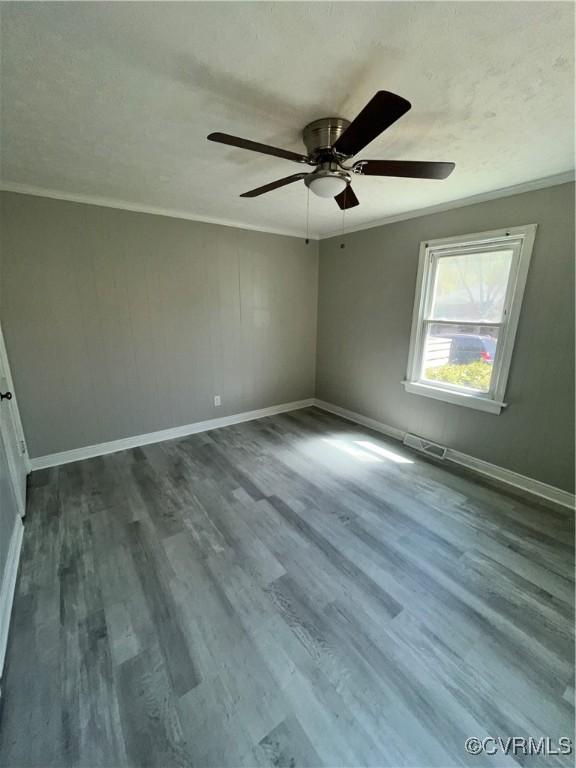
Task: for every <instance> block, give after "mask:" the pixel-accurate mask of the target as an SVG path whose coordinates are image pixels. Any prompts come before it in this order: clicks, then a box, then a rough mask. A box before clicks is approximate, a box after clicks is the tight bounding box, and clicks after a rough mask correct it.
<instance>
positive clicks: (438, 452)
mask: <svg viewBox="0 0 576 768" xmlns="http://www.w3.org/2000/svg"><path fill="white" fill-rule="evenodd" d="M403 442H404V445H407V446H408V447H410V448H415V449H416V450H417V451H422V453H428V454H430V456H434V457H435V458H437V459H443V458H444V457H445V456H446V448H445V447H444V446H443V445H438V443H431V442H429V441H428V440H424V438H423V437H418V435H411V434H410V433H408V432H407V433H406V435H405V436H404V440H403Z"/></svg>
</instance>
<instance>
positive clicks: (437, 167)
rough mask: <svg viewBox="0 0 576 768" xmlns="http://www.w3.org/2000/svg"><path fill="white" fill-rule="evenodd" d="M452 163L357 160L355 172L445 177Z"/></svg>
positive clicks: (427, 177)
mask: <svg viewBox="0 0 576 768" xmlns="http://www.w3.org/2000/svg"><path fill="white" fill-rule="evenodd" d="M455 167H456V166H455V164H454V163H425V162H422V163H421V162H417V161H411V160H358V161H357V162H355V163H354V166H353V169H354V172H355V173H360V174H362V176H403V177H405V178H408V179H445V178H446V177H447V176H450V174H451V173H452V171H453V170H454V168H455Z"/></svg>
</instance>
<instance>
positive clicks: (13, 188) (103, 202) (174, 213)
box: [0, 181, 319, 240]
mask: <svg viewBox="0 0 576 768" xmlns="http://www.w3.org/2000/svg"><path fill="white" fill-rule="evenodd" d="M0 191H2V192H15V193H17V194H19V195H32V196H33V197H48V198H50V199H51V200H64V201H65V202H68V203H82V204H83V205H99V206H101V207H103V208H115V209H116V210H120V211H132V212H133V213H148V214H151V215H153V216H168V217H170V218H172V219H186V220H187V221H198V222H200V223H202V224H217V225H219V226H221V227H235V228H236V229H247V230H249V231H251V232H266V233H268V234H271V235H283V236H285V237H297V238H300V239H304V238H305V237H306V235H305V234H304V233H303V232H302V231H299V230H292V229H273V228H270V227H259V226H256V225H255V224H243V223H242V222H240V221H231V220H230V219H220V218H214V217H212V216H199V215H197V214H195V213H190V212H188V211H179V210H176V209H172V208H160V207H158V206H155V205H142V204H141V203H130V202H128V201H127V200H117V199H116V198H112V197H98V196H97V195H84V194H75V193H68V192H60V191H59V190H57V189H44V187H33V186H30V185H29V184H17V183H12V182H9V181H7V182H0ZM308 239H309V240H319V237H318V235H312V234H310V235H308Z"/></svg>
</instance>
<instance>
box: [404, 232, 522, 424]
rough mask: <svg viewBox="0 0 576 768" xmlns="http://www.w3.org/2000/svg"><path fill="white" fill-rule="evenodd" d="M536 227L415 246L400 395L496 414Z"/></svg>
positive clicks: (499, 405) (504, 386) (503, 404)
mask: <svg viewBox="0 0 576 768" xmlns="http://www.w3.org/2000/svg"><path fill="white" fill-rule="evenodd" d="M535 234H536V225H535V224H530V225H527V226H523V227H512V228H511V229H504V230H499V231H495V232H482V233H480V234H475V235H467V236H463V237H451V238H446V239H443V240H430V241H428V242H424V243H421V245H420V263H419V269H418V280H417V285H416V297H415V301H414V315H413V320H412V335H411V339H410V353H409V363H408V372H407V378H406V381H405V382H404V386H405V388H406V390H407V391H408V392H410V393H413V394H418V395H425V396H428V397H433V398H436V399H437V400H444V401H447V402H449V403H455V404H459V405H465V406H469V407H472V408H477V409H479V410H482V411H487V412H489V413H500V411H501V409H502V408H503V407H505V405H506V403H505V402H504V395H505V391H506V382H507V378H508V370H509V368H510V361H511V359H512V352H513V348H514V338H515V335H516V328H517V327H518V319H519V317H520V309H521V304H522V296H523V293H524V286H525V284H526V277H527V275H528V267H529V264H530V256H531V254H532V245H533V243H534V237H535Z"/></svg>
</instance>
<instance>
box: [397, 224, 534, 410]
mask: <svg viewBox="0 0 576 768" xmlns="http://www.w3.org/2000/svg"><path fill="white" fill-rule="evenodd" d="M536 226H537V225H536V224H526V225H523V226H520V227H509V228H507V229H497V230H492V231H490V232H478V233H475V234H472V235H461V236H458V237H446V238H442V239H439V240H426V241H424V242H422V243H420V259H419V264H418V278H417V281H416V294H415V298H414V312H413V315H412V331H411V334H410V349H409V354H408V371H407V375H406V380H405V381H403V382H402V383H403V385H404V388H405V390H406V391H407V392H410V393H411V394H415V395H424V396H425V397H431V398H434V399H435V400H443V401H444V402H447V403H453V404H455V405H463V406H466V407H468V408H476V409H477V410H480V411H485V412H486V413H495V414H499V413H500V412H501V410H502V408H505V407H506V405H507V403H505V402H504V395H505V392H506V385H507V383H508V373H509V371H510V362H511V360H512V353H513V351H514V341H515V339H516V331H517V330H518V321H519V319H520V309H521V307H522V299H523V296H524V288H525V287H526V279H527V277H528V269H529V267H530V259H531V257H532V248H533V245H534V238H535V237H536ZM511 244H514V258H513V262H512V266H511V269H510V279H509V283H508V290H507V292H506V298H505V301H504V319H503V321H502V323H498V325H499V326H501V330H500V335H499V339H498V345H497V348H496V359H495V360H494V374H493V376H492V382H491V387H490V391H489V392H487V393H481V392H474V391H470V392H466V391H464V390H463V389H461V388H458V387H455V386H452V385H450V384H440V383H436V382H435V383H431V382H429V381H423V380H422V379H421V378H420V370H421V365H420V361H421V358H422V353H423V345H424V335H425V334H424V327H425V322H426V320H427V309H428V307H427V303H428V301H429V295H430V290H429V286H430V281H431V279H432V277H433V274H434V264H435V258H434V257H435V256H437V255H439V254H443V255H446V254H447V253H449V252H450V251H451V250H452V249H454V248H456V250H457V251H461V250H462V249H463V248H465V249H468V250H469V251H471V252H474V251H481V250H484V249H485V248H486V247H487V246H488V247H489V246H493V247H494V246H497V245H506V246H507V247H510V245H511Z"/></svg>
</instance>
